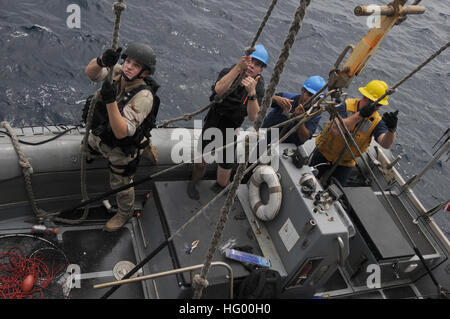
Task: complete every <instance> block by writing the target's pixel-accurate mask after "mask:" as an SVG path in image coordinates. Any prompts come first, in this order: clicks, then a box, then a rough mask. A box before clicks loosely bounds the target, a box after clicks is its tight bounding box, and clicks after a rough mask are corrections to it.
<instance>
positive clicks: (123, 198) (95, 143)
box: [88, 134, 142, 217]
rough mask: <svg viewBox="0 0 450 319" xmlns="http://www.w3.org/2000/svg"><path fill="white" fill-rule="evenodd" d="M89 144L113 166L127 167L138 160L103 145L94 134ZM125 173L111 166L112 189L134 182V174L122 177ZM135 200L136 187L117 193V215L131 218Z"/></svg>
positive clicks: (110, 180) (90, 136) (89, 139)
mask: <svg viewBox="0 0 450 319" xmlns="http://www.w3.org/2000/svg"><path fill="white" fill-rule="evenodd" d="M88 143H89V145H90V146H91V147H92V148H93V149H94V150H95V151H97V152H99V153H100V154H102V156H103V157H104V158H106V159H107V160H108V161H109V163H110V164H112V165H116V166H122V165H127V164H128V163H130V162H131V161H132V160H134V159H135V158H136V155H135V156H126V155H125V154H124V153H122V151H121V150H120V149H119V148H118V147H115V148H113V149H111V148H110V147H109V146H108V145H105V144H104V143H101V140H100V138H99V137H98V136H95V135H93V134H89V138H88ZM140 152H142V150H141V151H140ZM124 171H125V170H124V169H119V168H116V167H114V166H110V170H109V184H110V186H111V188H112V189H116V188H119V187H121V186H124V185H128V184H130V183H132V182H133V177H134V174H133V175H131V176H122V175H121V173H123V172H124ZM134 198H135V196H134V187H130V188H128V189H125V190H123V191H121V192H119V193H117V194H116V202H117V207H118V211H117V213H118V214H119V215H122V216H126V217H131V216H132V215H133V213H134Z"/></svg>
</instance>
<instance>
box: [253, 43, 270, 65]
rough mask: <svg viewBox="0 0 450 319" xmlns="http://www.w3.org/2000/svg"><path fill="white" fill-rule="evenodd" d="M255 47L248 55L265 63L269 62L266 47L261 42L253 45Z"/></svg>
mask: <svg viewBox="0 0 450 319" xmlns="http://www.w3.org/2000/svg"><path fill="white" fill-rule="evenodd" d="M255 49H256V50H255V51H254V52H253V53H252V54H250V56H251V57H253V58H255V59H258V60H259V61H261V62H262V63H264V64H265V65H267V63H268V62H269V53H267V50H266V48H265V47H264V46H263V45H262V44H257V45H255Z"/></svg>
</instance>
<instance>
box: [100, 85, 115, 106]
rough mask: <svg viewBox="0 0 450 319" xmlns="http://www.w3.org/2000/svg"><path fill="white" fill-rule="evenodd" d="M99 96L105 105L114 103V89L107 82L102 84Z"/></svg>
mask: <svg viewBox="0 0 450 319" xmlns="http://www.w3.org/2000/svg"><path fill="white" fill-rule="evenodd" d="M100 95H101V96H102V100H103V102H104V103H105V104H109V103H114V102H115V101H116V95H117V93H116V88H115V87H114V85H112V84H111V83H109V81H105V82H103V85H102V89H101V90H100Z"/></svg>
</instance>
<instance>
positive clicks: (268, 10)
mask: <svg viewBox="0 0 450 319" xmlns="http://www.w3.org/2000/svg"><path fill="white" fill-rule="evenodd" d="M277 2H278V0H273V1H272V3H271V4H270V6H269V8H268V9H267V11H266V15H265V16H264V18H263V20H262V22H261V25H260V26H259V29H258V31H257V32H256V34H255V36H254V37H253V40H252V43H251V44H250V47H251V48H253V47H254V46H255V44H256V42H257V41H258V39H259V36H260V35H261V32H262V30H263V29H264V27H265V25H266V23H267V20H269V17H270V15H271V14H272V11H273V8H275V5H276V4H277Z"/></svg>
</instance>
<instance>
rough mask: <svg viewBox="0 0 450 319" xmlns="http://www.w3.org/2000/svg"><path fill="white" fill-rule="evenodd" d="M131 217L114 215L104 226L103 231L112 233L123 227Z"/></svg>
mask: <svg viewBox="0 0 450 319" xmlns="http://www.w3.org/2000/svg"><path fill="white" fill-rule="evenodd" d="M131 216H132V215H123V214H119V213H117V214H115V215H114V216H113V217H112V218H111V219H110V220H108V222H107V223H106V225H105V228H104V230H105V231H107V232H114V231H117V230H119V229H120V228H122V226H123V225H125V223H126V222H127V221H128V220H129V219H130V218H131Z"/></svg>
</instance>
